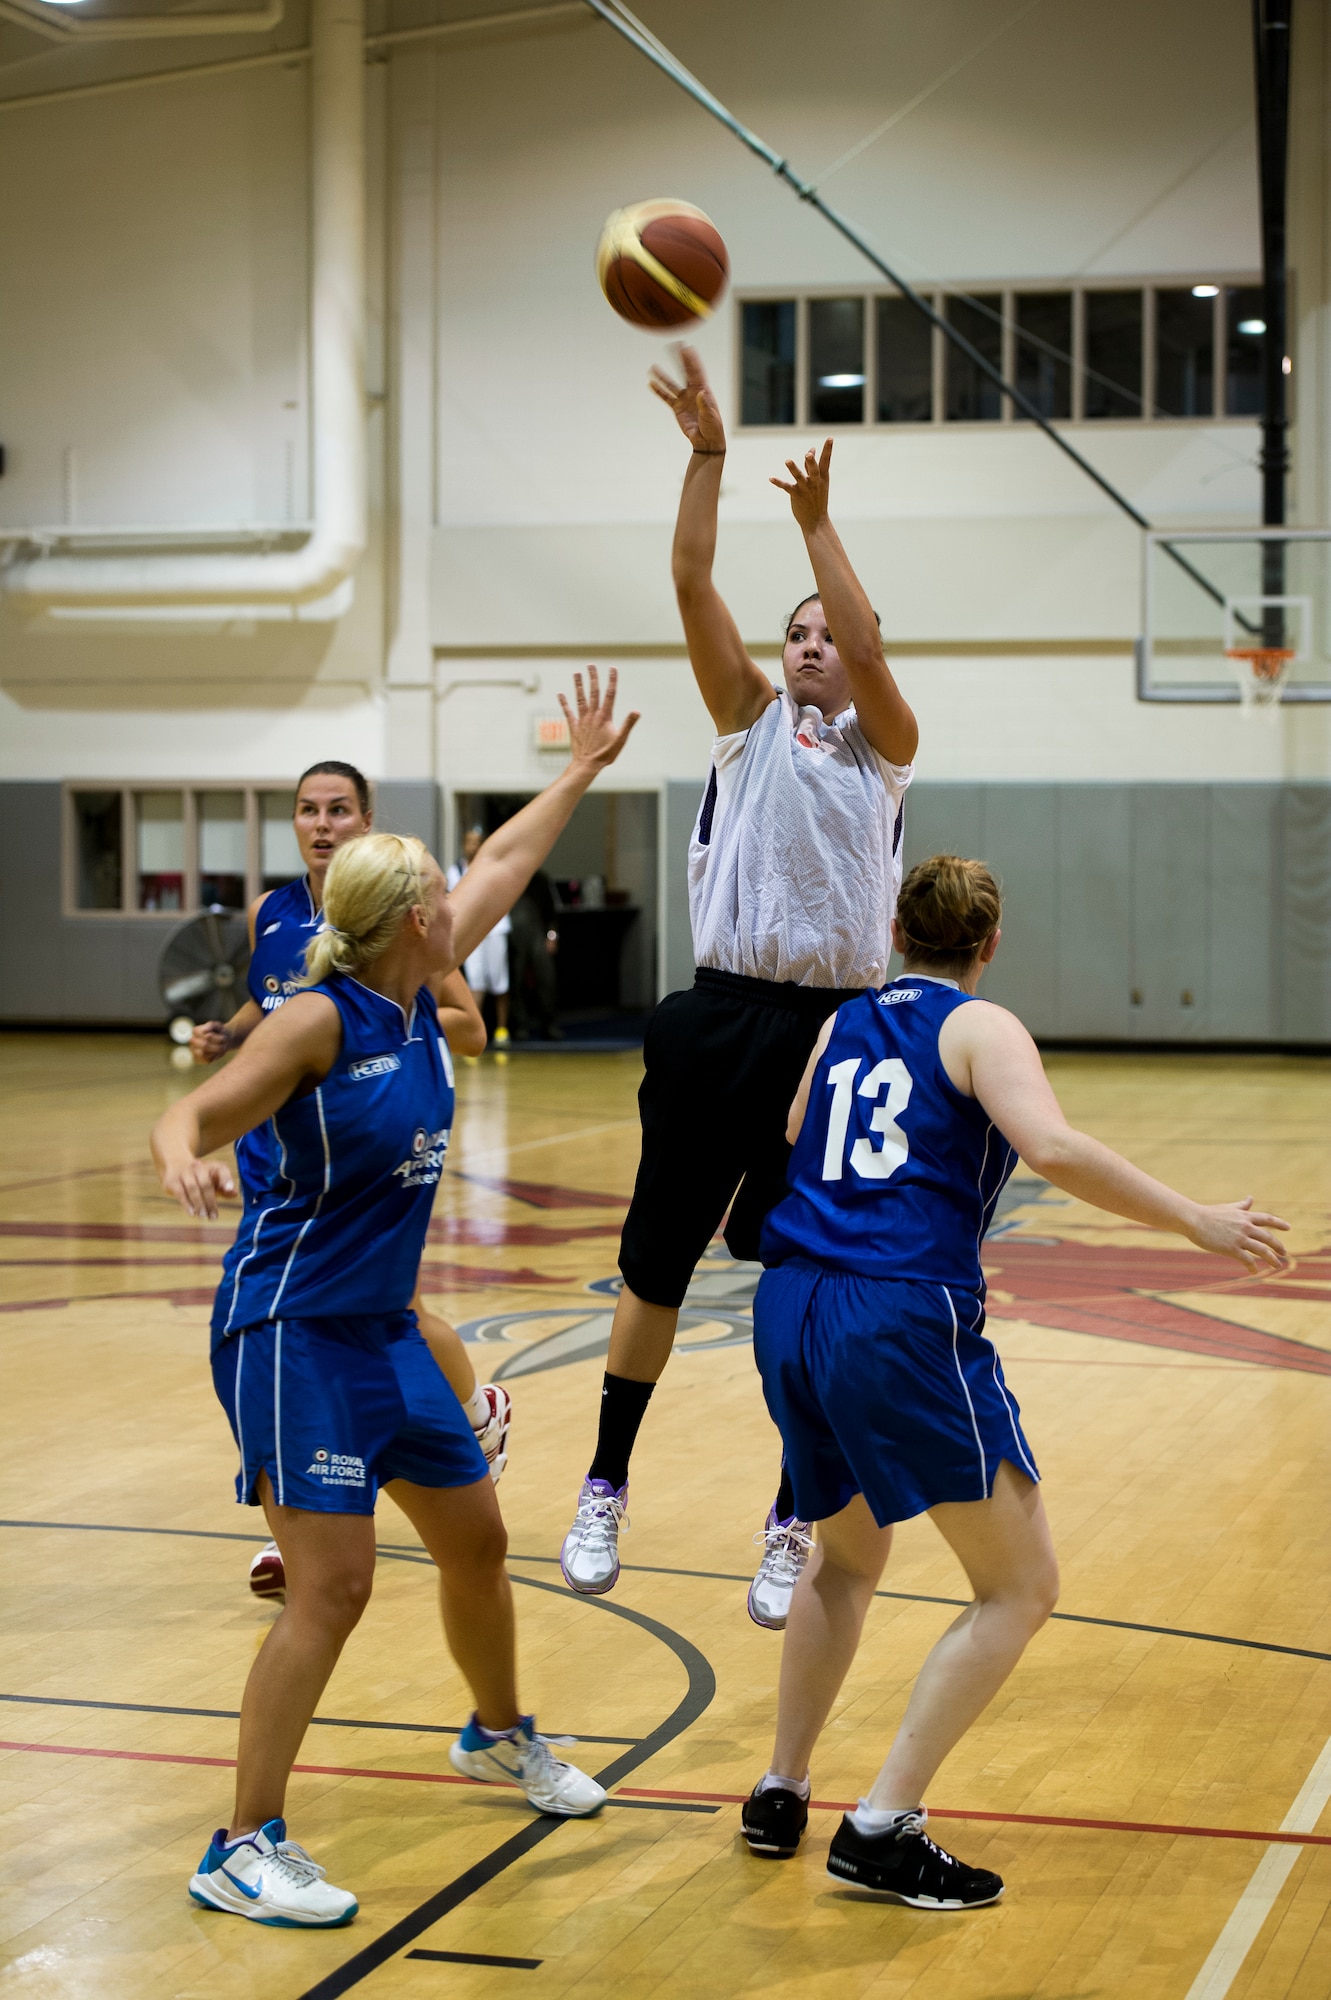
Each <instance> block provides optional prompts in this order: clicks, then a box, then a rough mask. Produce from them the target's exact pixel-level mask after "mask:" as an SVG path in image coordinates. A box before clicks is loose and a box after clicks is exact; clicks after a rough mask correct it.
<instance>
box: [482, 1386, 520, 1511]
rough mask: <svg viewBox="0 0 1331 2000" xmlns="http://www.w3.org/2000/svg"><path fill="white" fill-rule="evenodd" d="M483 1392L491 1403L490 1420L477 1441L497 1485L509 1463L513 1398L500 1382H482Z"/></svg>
mask: <svg viewBox="0 0 1331 2000" xmlns="http://www.w3.org/2000/svg"><path fill="white" fill-rule="evenodd" d="M481 1394H482V1395H483V1396H484V1398H485V1400H486V1402H487V1403H488V1404H489V1405H490V1416H489V1421H488V1422H487V1423H486V1424H485V1425H484V1427H483V1428H482V1429H481V1430H478V1431H477V1433H476V1442H477V1444H478V1445H479V1446H480V1448H481V1450H482V1451H483V1452H484V1453H485V1462H486V1464H487V1465H488V1466H489V1468H490V1477H491V1479H493V1480H494V1482H495V1484H496V1486H497V1485H498V1484H499V1480H500V1476H501V1475H502V1473H503V1470H504V1467H505V1466H506V1465H507V1464H508V1427H509V1425H510V1424H511V1423H512V1421H513V1398H512V1397H511V1396H510V1395H509V1393H508V1390H507V1389H504V1388H501V1387H500V1385H499V1383H498V1382H482V1383H481Z"/></svg>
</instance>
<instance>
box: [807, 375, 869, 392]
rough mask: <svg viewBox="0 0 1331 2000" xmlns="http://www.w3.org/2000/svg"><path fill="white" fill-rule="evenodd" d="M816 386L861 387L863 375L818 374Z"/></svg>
mask: <svg viewBox="0 0 1331 2000" xmlns="http://www.w3.org/2000/svg"><path fill="white" fill-rule="evenodd" d="M818 387H819V388H820V389H862V388H863V387H864V377H863V376H862V375H820V376H819V377H818Z"/></svg>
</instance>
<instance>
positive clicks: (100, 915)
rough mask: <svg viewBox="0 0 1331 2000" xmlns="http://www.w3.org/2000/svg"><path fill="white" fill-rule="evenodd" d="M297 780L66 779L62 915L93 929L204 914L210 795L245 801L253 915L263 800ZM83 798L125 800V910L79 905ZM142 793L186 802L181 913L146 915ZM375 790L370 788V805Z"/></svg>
mask: <svg viewBox="0 0 1331 2000" xmlns="http://www.w3.org/2000/svg"><path fill="white" fill-rule="evenodd" d="M295 783H296V781H295V779H294V778H291V779H282V778H160V777H152V778H66V779H64V780H63V782H62V785H61V800H60V840H61V856H60V913H61V915H62V916H63V917H77V918H79V919H80V920H83V921H86V922H88V923H105V922H111V923H123V922H124V920H125V918H127V917H130V918H133V919H134V921H135V922H137V923H144V924H182V923H185V922H187V921H188V919H189V918H191V917H197V916H199V915H201V914H202V912H203V907H204V906H203V904H202V903H201V902H200V901H199V880H200V876H201V873H202V871H201V869H200V866H199V826H200V816H199V799H200V796H201V795H202V794H204V793H206V792H239V793H241V794H242V796H243V797H244V801H245V901H244V905H243V907H244V908H245V909H248V908H249V907H250V905H251V903H253V902H254V900H255V898H256V897H257V896H261V895H263V894H264V887H263V854H262V838H261V836H262V823H261V813H260V806H259V800H260V797H261V795H262V794H263V793H265V792H282V791H293V790H294V789H295ZM81 792H119V794H120V851H121V869H120V904H119V907H118V908H116V909H111V910H85V909H82V908H80V906H79V902H78V889H79V883H78V820H77V817H76V813H75V806H74V801H75V798H76V797H77V796H78V794H79V793H81ZM141 792H178V793H180V794H182V796H183V808H182V817H183V823H184V837H185V886H184V893H183V898H182V907H181V908H180V909H178V910H141V909H139V908H138V907H137V900H136V899H137V896H138V877H139V870H138V812H137V806H136V804H135V799H136V795H137V794H138V793H141ZM374 793H375V787H374V784H373V782H371V785H370V803H371V807H373V804H374Z"/></svg>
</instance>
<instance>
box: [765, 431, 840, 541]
mask: <svg viewBox="0 0 1331 2000" xmlns="http://www.w3.org/2000/svg"><path fill="white" fill-rule="evenodd" d="M786 471H787V472H788V473H789V474H790V478H789V479H773V481H772V484H773V486H779V487H780V488H781V491H782V492H783V493H788V494H789V495H790V511H791V513H792V514H793V515H794V516H795V519H796V520H797V521H798V522H799V524H800V527H801V528H802V529H803V530H804V533H805V534H806V535H811V534H812V533H813V531H814V529H815V528H818V527H821V526H822V524H823V522H824V521H825V520H826V519H827V496H828V493H829V492H830V491H831V485H832V440H831V438H828V440H827V442H826V444H825V445H824V446H823V448H822V450H821V451H820V452H819V453H818V455H817V456H816V457H815V456H814V453H813V450H812V448H810V449H809V450H808V451H806V452H805V454H804V463H803V465H796V463H795V461H794V459H793V458H788V459H787V460H786Z"/></svg>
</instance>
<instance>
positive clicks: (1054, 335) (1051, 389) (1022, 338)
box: [1012, 292, 1072, 418]
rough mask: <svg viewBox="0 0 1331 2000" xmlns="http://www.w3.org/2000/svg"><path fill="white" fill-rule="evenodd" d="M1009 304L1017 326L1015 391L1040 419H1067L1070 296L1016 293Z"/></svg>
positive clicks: (1062, 293) (1069, 378) (1069, 387)
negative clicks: (1019, 391) (1020, 394)
mask: <svg viewBox="0 0 1331 2000" xmlns="http://www.w3.org/2000/svg"><path fill="white" fill-rule="evenodd" d="M1012 303H1013V308H1014V311H1013V317H1014V319H1015V320H1016V323H1017V328H1016V385H1017V387H1018V388H1019V389H1020V390H1021V391H1022V393H1023V395H1026V396H1029V397H1030V399H1031V401H1032V402H1033V403H1034V405H1035V407H1036V409H1037V410H1038V411H1039V412H1040V415H1041V416H1042V417H1051V418H1057V417H1070V416H1071V415H1072V361H1071V355H1072V294H1071V292H1018V293H1017V295H1016V297H1015V299H1014V300H1013V302H1012ZM1016 414H1017V415H1018V416H1020V414H1021V413H1020V411H1017V412H1016Z"/></svg>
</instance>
